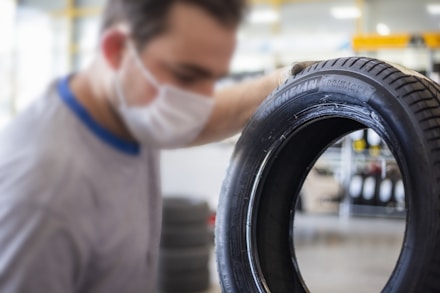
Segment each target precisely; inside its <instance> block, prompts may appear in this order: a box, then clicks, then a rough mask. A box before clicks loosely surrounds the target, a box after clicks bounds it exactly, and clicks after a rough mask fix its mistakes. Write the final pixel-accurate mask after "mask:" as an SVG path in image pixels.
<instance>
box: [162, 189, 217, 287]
mask: <svg viewBox="0 0 440 293" xmlns="http://www.w3.org/2000/svg"><path fill="white" fill-rule="evenodd" d="M208 218H209V206H208V204H207V202H206V201H202V200H196V199H190V198H186V197H183V196H173V197H165V198H164V205H163V218H162V237H161V248H160V254H159V280H158V281H159V290H160V292H161V293H177V292H179V293H192V292H200V291H203V290H206V289H208V288H209V286H210V272H209V260H210V252H211V243H212V241H211V239H212V237H211V236H210V229H209V225H208Z"/></svg>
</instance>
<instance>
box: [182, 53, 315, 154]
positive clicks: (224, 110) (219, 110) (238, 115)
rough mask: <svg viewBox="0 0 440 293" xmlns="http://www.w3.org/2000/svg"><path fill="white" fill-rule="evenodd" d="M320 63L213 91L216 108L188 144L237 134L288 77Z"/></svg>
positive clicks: (308, 63)
mask: <svg viewBox="0 0 440 293" xmlns="http://www.w3.org/2000/svg"><path fill="white" fill-rule="evenodd" d="M318 62H319V61H305V62H298V63H294V64H292V65H291V66H288V67H284V68H280V69H277V70H274V71H272V72H271V73H269V74H266V75H264V76H262V77H259V78H256V79H253V80H248V81H245V82H241V83H238V84H235V85H233V86H230V87H227V88H224V89H221V90H219V91H217V92H216V94H215V96H214V98H215V100H216V106H215V108H214V111H213V113H212V115H211V119H210V120H209V122H208V124H207V126H206V127H205V129H204V130H203V131H202V133H201V134H200V135H199V137H198V138H197V139H196V140H195V141H194V142H193V143H192V144H191V145H193V146H194V145H201V144H206V143H210V142H214V141H219V140H222V139H225V138H228V137H230V136H232V135H234V134H237V133H238V132H240V131H241V130H242V129H243V127H244V126H245V125H246V123H247V122H248V121H249V119H250V118H251V116H252V115H253V114H254V113H255V111H256V110H257V108H258V106H260V104H261V103H262V102H263V101H264V100H265V98H266V97H267V96H268V95H269V94H270V93H271V92H272V91H274V90H275V89H276V88H277V87H278V86H279V85H280V84H282V83H283V82H284V81H285V80H286V79H287V78H288V77H289V76H290V75H295V74H298V73H299V72H301V71H302V70H304V69H305V68H307V67H309V66H311V65H313V64H316V63H318Z"/></svg>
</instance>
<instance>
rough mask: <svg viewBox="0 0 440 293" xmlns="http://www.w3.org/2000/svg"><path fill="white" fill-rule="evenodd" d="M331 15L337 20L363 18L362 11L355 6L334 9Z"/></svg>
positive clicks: (331, 10)
mask: <svg viewBox="0 0 440 293" xmlns="http://www.w3.org/2000/svg"><path fill="white" fill-rule="evenodd" d="M330 13H331V14H332V16H333V17H334V18H337V19H353V18H359V17H361V11H360V9H359V8H357V7H353V6H341V7H333V8H331V9H330Z"/></svg>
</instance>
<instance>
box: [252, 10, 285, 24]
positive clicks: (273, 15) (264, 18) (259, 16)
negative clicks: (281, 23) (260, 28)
mask: <svg viewBox="0 0 440 293" xmlns="http://www.w3.org/2000/svg"><path fill="white" fill-rule="evenodd" d="M279 18H280V15H279V14H278V13H277V12H276V11H275V10H273V9H265V10H253V11H252V12H251V13H250V15H249V18H248V20H249V22H250V23H254V24H255V23H273V22H276V21H278V20H279Z"/></svg>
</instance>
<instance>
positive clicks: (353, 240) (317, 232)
mask: <svg viewBox="0 0 440 293" xmlns="http://www.w3.org/2000/svg"><path fill="white" fill-rule="evenodd" d="M404 230H405V221H404V220H403V219H384V218H354V217H350V218H341V217H338V216H323V215H302V214H300V215H297V216H296V219H295V233H296V235H295V247H296V254H297V258H298V262H299V266H300V269H301V273H302V275H303V278H304V280H305V283H306V284H307V286H308V288H309V290H310V292H312V293H321V292H322V293H328V292H338V293H352V292H356V293H364V292H365V293H372V292H373V293H374V292H380V291H381V290H382V288H383V287H384V285H385V283H386V282H387V280H388V277H389V276H390V274H391V272H392V270H393V268H394V265H395V263H396V261H397V258H398V256H399V253H400V248H401V246H402V241H403V233H404ZM211 262H212V265H211V268H212V269H211V270H212V288H211V289H210V290H208V291H206V292H203V293H220V292H221V288H220V286H219V285H218V276H217V273H216V266H215V259H214V256H213V257H212V259H211Z"/></svg>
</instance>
